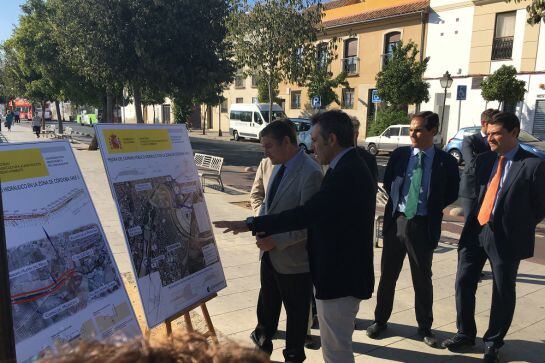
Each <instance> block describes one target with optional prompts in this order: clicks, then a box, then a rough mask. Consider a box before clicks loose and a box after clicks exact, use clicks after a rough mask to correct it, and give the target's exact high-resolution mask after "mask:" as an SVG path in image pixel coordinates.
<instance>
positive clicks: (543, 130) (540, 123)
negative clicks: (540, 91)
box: [532, 100, 545, 140]
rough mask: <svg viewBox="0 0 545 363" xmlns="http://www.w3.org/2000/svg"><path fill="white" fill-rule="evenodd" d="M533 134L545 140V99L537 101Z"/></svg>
mask: <svg viewBox="0 0 545 363" xmlns="http://www.w3.org/2000/svg"><path fill="white" fill-rule="evenodd" d="M532 134H533V135H534V136H536V137H538V138H540V139H541V140H545V100H538V101H537V102H536V113H535V116H534V127H533V128H532Z"/></svg>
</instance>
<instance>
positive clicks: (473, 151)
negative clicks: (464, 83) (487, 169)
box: [460, 108, 500, 219]
mask: <svg viewBox="0 0 545 363" xmlns="http://www.w3.org/2000/svg"><path fill="white" fill-rule="evenodd" d="M499 112H500V111H498V110H494V109H492V108H489V109H488V110H485V111H484V112H483V113H482V114H481V131H480V132H477V133H476V134H474V135H469V136H466V137H464V141H463V142H462V158H463V159H464V164H465V165H464V171H463V173H462V175H461V178H460V204H461V205H462V209H463V210H464V218H466V219H467V216H468V215H469V212H470V211H471V205H472V203H473V201H474V200H475V198H477V196H476V195H475V188H473V187H472V186H473V184H474V183H475V165H474V162H475V159H476V158H477V155H479V154H482V153H484V152H487V151H490V146H489V145H488V137H487V135H486V126H487V124H488V122H489V121H490V120H492V116H494V115H495V114H497V113H499Z"/></svg>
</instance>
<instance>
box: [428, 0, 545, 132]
mask: <svg viewBox="0 0 545 363" xmlns="http://www.w3.org/2000/svg"><path fill="white" fill-rule="evenodd" d="M530 3H531V1H523V2H521V3H518V4H517V3H515V2H511V3H505V2H504V1H500V0H498V1H492V0H476V1H456V0H432V1H431V2H430V16H429V24H428V34H427V44H426V55H428V56H429V57H430V62H429V66H428V70H427V72H426V74H425V78H426V80H427V81H428V82H429V83H430V101H429V102H427V103H425V104H423V105H422V109H430V110H433V111H435V112H438V113H439V114H440V115H442V114H443V104H444V105H445V107H444V117H443V120H442V135H443V139H444V140H448V138H450V137H452V136H453V135H454V134H455V133H456V132H457V130H458V129H459V128H461V127H465V126H474V125H479V124H480V114H481V112H482V111H484V110H485V109H486V108H498V107H499V103H498V102H488V103H487V102H486V101H485V100H484V99H483V98H482V96H481V82H482V81H483V79H485V78H486V77H487V76H489V75H490V74H492V73H493V72H494V71H496V70H497V69H498V68H500V67H501V66H502V65H511V66H514V67H515V68H516V69H517V72H518V75H517V78H518V79H520V80H523V81H525V82H526V90H527V92H526V94H525V97H524V101H522V102H519V103H518V104H517V105H505V109H506V110H510V111H513V112H515V113H516V114H517V115H518V116H519V118H520V119H521V124H522V128H523V129H524V130H526V131H528V132H530V133H533V134H535V135H536V136H538V137H542V138H543V137H545V27H544V26H543V23H541V24H536V25H533V26H532V25H529V24H527V22H526V19H527V13H526V6H528V4H530ZM446 71H448V72H449V73H450V74H451V75H452V78H453V83H452V86H451V87H450V88H449V89H448V90H447V96H446V99H445V98H444V94H445V90H444V89H443V88H441V85H440V81H439V78H440V77H441V76H442V75H443V74H444V73H445V72H446ZM459 86H462V87H464V86H465V89H466V92H465V93H466V96H465V99H464V100H458V99H457V98H460V97H457V96H459V95H458V90H459ZM461 91H463V90H461ZM462 93H463V92H462Z"/></svg>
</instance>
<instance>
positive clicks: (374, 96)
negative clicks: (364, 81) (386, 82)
mask: <svg viewBox="0 0 545 363" xmlns="http://www.w3.org/2000/svg"><path fill="white" fill-rule="evenodd" d="M371 102H373V103H381V102H382V100H381V99H380V97H379V96H378V90H376V89H374V90H372V91H371Z"/></svg>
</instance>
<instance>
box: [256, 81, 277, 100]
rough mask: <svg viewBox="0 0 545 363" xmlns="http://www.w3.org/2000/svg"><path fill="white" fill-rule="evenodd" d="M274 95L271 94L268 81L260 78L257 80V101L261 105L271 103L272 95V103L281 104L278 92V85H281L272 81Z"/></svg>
mask: <svg viewBox="0 0 545 363" xmlns="http://www.w3.org/2000/svg"><path fill="white" fill-rule="evenodd" d="M271 83H272V87H271V88H272V93H271V94H269V82H268V81H267V80H264V79H262V78H258V80H257V100H258V101H259V102H260V103H270V102H269V100H270V96H271V95H272V102H276V103H279V101H280V100H279V99H278V94H279V93H280V92H279V90H278V85H279V83H280V81H279V80H272V82H271Z"/></svg>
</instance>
